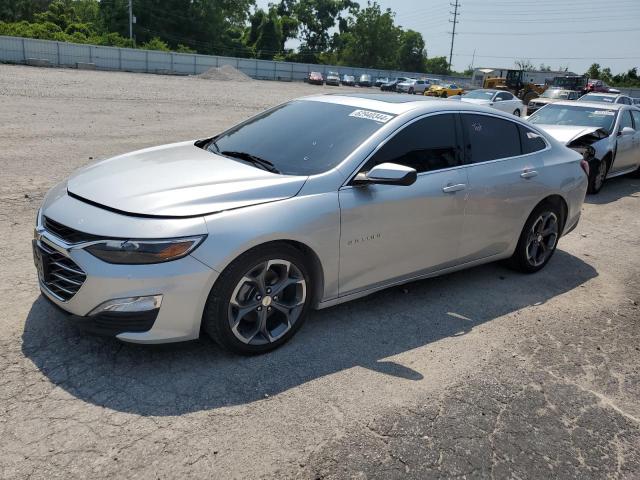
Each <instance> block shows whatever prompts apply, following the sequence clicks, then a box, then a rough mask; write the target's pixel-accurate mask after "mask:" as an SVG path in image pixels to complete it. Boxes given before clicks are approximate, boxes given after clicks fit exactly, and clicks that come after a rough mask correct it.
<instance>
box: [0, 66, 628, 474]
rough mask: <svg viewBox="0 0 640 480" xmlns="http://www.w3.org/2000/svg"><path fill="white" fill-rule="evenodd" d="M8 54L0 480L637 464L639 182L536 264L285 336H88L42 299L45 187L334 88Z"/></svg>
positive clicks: (588, 209)
mask: <svg viewBox="0 0 640 480" xmlns="http://www.w3.org/2000/svg"><path fill="white" fill-rule="evenodd" d="M335 90H336V89H335V88H331V87H322V88H321V87H313V86H308V85H304V84H285V83H273V82H255V81H254V82H242V83H229V82H215V81H210V80H204V79H198V78H179V77H168V76H154V75H142V74H127V73H106V72H89V71H73V70H55V69H37V68H29V67H18V66H6V65H0V101H1V105H2V107H1V108H0V146H1V148H0V171H1V172H2V176H1V177H0V230H1V231H2V232H3V237H4V239H5V241H4V242H3V243H2V244H1V245H0V280H1V281H0V327H1V329H0V372H2V373H0V478H7V479H9V478H11V479H13V478H16V479H17V478H43V479H45V478H46V479H51V478H65V479H66V478H121V477H126V478H178V477H185V476H189V477H191V478H302V479H306V478H335V479H342V478H361V479H365V478H382V479H390V478H451V477H459V478H485V477H493V478H520V479H524V478H541V479H542V478H545V479H547V478H563V479H564V478H579V479H585V478H598V479H600V478H628V479H633V478H640V400H639V399H640V367H639V365H640V328H639V325H638V323H639V321H640V307H639V306H638V304H639V303H640V294H639V291H640V216H639V215H638V211H639V210H640V180H638V179H631V178H621V179H616V180H612V181H610V182H608V184H607V185H606V186H605V188H604V190H603V191H602V193H601V194H600V195H598V196H596V197H589V198H588V199H587V202H586V203H585V206H584V212H583V220H582V221H581V223H580V225H579V226H578V228H577V229H576V231H574V232H573V233H571V234H570V235H569V236H568V237H566V238H564V239H563V240H562V241H561V243H560V248H559V251H558V252H557V254H556V256H555V257H554V258H553V260H552V261H551V263H550V264H549V265H548V266H547V268H546V269H545V270H543V271H542V272H540V273H538V274H536V275H530V276H525V275H520V274H516V273H514V272H512V271H510V270H507V269H505V268H503V267H502V266H500V265H487V266H483V267H479V268H475V269H472V270H468V271H464V272H459V273H455V274H452V275H448V276H445V277H442V278H437V279H431V280H426V281H422V282H416V283H412V284H410V285H406V286H403V287H399V288H393V289H390V290H387V291H384V292H381V293H379V294H376V295H373V296H371V297H368V298H365V299H362V300H359V301H355V302H352V303H350V304H346V305H342V306H338V307H335V308H331V309H327V310H324V311H320V312H314V313H313V314H312V315H311V318H310V319H309V322H308V323H307V324H306V325H305V328H304V329H302V331H301V332H300V333H299V334H298V335H297V336H296V337H295V339H294V340H293V341H292V342H291V343H290V344H288V345H286V346H285V347H283V348H281V349H280V350H278V351H276V352H274V353H272V354H270V355H266V356H262V357H258V358H239V357H234V356H230V355H227V354H224V353H222V352H220V351H219V350H218V349H216V348H215V347H214V346H213V345H212V344H211V342H210V341H208V340H207V339H202V340H200V341H197V342H191V343H187V344H182V345H169V346H162V347H144V346H135V345H126V344H122V343H119V342H117V341H115V340H112V339H104V338H97V337H89V336H85V335H82V334H79V333H77V332H76V331H75V330H74V329H73V328H71V327H70V326H69V325H67V324H66V323H65V318H64V315H63V314H61V313H60V312H58V311H56V310H54V309H53V308H52V307H51V306H49V304H48V303H46V302H45V301H43V300H42V299H41V298H40V297H39V293H38V289H37V287H36V277H35V270H34V268H33V264H32V261H31V254H30V239H31V236H32V230H33V224H34V217H35V213H36V209H37V207H38V205H39V203H40V201H41V199H42V197H43V195H44V193H45V192H46V190H47V189H48V188H50V187H51V186H53V185H54V184H55V183H56V182H57V181H59V180H61V179H62V178H64V177H65V176H67V175H68V174H69V173H70V172H71V171H73V170H74V169H76V168H78V167H79V166H81V165H84V164H85V163H87V162H89V161H90V160H91V159H92V158H105V157H108V156H110V155H113V154H116V153H121V152H125V151H128V150H132V149H135V148H141V147H145V146H150V145H155V144H160V143H167V142H171V141H178V140H183V139H190V138H197V137H203V136H206V135H210V134H212V133H215V132H217V131H219V130H221V129H222V128H224V127H226V126H229V125H231V124H233V123H235V122H237V121H239V120H241V119H244V118H246V117H247V116H249V115H251V114H253V113H255V112H258V111H260V110H261V109H264V108H266V107H268V106H272V105H274V104H276V103H279V102H281V101H284V100H286V99H289V98H293V97H297V96H301V95H305V94H309V93H317V92H320V91H335Z"/></svg>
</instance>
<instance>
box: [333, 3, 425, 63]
mask: <svg viewBox="0 0 640 480" xmlns="http://www.w3.org/2000/svg"><path fill="white" fill-rule="evenodd" d="M401 33H402V30H400V29H399V28H398V27H396V26H395V24H394V20H393V12H391V10H389V9H387V10H385V11H384V12H383V11H382V10H381V8H380V5H378V4H377V3H376V2H373V3H369V4H368V6H367V7H366V8H364V9H363V10H359V11H358V12H357V13H356V14H355V16H354V18H353V19H352V20H351V21H350V23H349V25H348V28H346V32H344V33H343V34H341V35H342V37H343V45H344V48H343V50H342V52H339V57H340V63H343V64H348V65H354V66H356V67H368V68H396V67H397V65H398V51H399V48H400V36H401ZM414 40H415V38H414ZM423 43H424V42H423ZM407 46H408V47H410V45H407ZM422 47H423V48H424V45H422ZM406 53H407V54H410V53H411V52H410V51H409V50H407V52H406ZM409 60H410V59H409Z"/></svg>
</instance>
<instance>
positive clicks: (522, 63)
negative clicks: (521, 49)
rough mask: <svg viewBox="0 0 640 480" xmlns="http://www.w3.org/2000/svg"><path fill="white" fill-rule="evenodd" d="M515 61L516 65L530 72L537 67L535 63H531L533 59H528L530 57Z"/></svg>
mask: <svg viewBox="0 0 640 480" xmlns="http://www.w3.org/2000/svg"><path fill="white" fill-rule="evenodd" d="M514 63H515V64H516V67H518V69H519V70H524V71H527V72H528V71H531V70H535V69H536V67H535V66H534V65H533V63H531V60H528V59H521V60H516V61H515V62H514Z"/></svg>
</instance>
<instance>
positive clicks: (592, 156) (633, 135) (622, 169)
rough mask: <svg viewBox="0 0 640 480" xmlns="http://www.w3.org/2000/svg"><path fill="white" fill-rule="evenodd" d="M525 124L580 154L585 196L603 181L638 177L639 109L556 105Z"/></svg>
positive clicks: (587, 104) (588, 104)
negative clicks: (586, 183)
mask: <svg viewBox="0 0 640 480" xmlns="http://www.w3.org/2000/svg"><path fill="white" fill-rule="evenodd" d="M528 120H529V122H531V123H534V124H536V125H537V126H538V127H540V128H542V129H543V130H546V131H547V132H548V133H549V134H551V135H552V136H553V137H554V138H555V139H556V140H559V141H560V142H562V143H564V144H565V145H567V146H568V147H569V148H572V149H574V150H576V151H578V152H580V153H582V154H583V156H584V158H585V160H587V161H588V162H589V170H590V172H589V190H588V192H589V193H598V192H599V191H600V189H601V188H602V185H603V184H604V181H605V180H606V179H607V178H611V177H617V176H619V175H625V174H627V173H634V174H636V175H637V174H639V173H640V109H638V108H636V107H632V106H628V105H624V104H610V105H603V104H602V103H595V102H589V103H587V102H580V103H576V102H557V103H554V104H552V105H547V106H546V107H544V108H541V109H540V110H538V111H537V112H536V113H534V114H533V115H531V116H530V117H529V119H528Z"/></svg>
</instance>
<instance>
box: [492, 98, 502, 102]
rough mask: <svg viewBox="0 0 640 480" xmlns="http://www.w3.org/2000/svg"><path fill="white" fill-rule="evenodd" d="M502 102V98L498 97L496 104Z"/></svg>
mask: <svg viewBox="0 0 640 480" xmlns="http://www.w3.org/2000/svg"><path fill="white" fill-rule="evenodd" d="M501 101H502V99H501V98H500V97H498V98H496V99H495V100H494V102H501Z"/></svg>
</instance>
